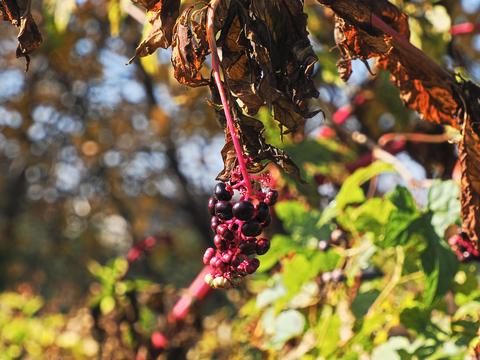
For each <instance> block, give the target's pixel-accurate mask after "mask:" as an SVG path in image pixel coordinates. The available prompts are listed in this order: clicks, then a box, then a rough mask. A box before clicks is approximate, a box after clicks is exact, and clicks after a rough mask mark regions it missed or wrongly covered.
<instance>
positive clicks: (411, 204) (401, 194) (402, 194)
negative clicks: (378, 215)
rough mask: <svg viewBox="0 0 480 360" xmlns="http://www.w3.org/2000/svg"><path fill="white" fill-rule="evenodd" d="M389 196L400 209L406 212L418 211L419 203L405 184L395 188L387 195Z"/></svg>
mask: <svg viewBox="0 0 480 360" xmlns="http://www.w3.org/2000/svg"><path fill="white" fill-rule="evenodd" d="M387 198H388V199H389V200H390V201H391V202H392V204H393V205H395V206H396V207H397V209H398V210H399V211H402V212H406V213H415V212H417V205H416V204H415V200H414V199H413V196H412V194H411V193H410V191H408V189H407V188H406V187H404V186H397V187H396V188H395V190H393V191H392V192H391V193H389V194H388V195H387Z"/></svg>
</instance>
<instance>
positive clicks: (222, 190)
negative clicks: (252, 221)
mask: <svg viewBox="0 0 480 360" xmlns="http://www.w3.org/2000/svg"><path fill="white" fill-rule="evenodd" d="M226 187H227V186H226V185H225V183H218V184H217V185H215V197H216V198H217V199H218V200H223V201H229V200H230V199H231V198H232V194H231V193H230V192H229V191H228V190H227V188H226Z"/></svg>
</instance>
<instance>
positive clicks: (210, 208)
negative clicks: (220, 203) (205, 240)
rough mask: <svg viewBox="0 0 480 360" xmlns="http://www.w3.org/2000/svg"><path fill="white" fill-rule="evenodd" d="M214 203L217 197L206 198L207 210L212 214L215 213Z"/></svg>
mask: <svg viewBox="0 0 480 360" xmlns="http://www.w3.org/2000/svg"><path fill="white" fill-rule="evenodd" d="M216 203H217V199H215V198H214V197H213V196H212V197H211V198H209V199H208V212H209V213H210V215H212V216H214V215H215V204H216Z"/></svg>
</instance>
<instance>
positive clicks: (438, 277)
mask: <svg viewBox="0 0 480 360" xmlns="http://www.w3.org/2000/svg"><path fill="white" fill-rule="evenodd" d="M421 219H422V220H423V223H422V224H419V226H421V228H420V229H422V232H423V234H424V236H425V239H426V241H427V248H426V249H425V250H424V251H423V252H422V254H421V263H422V267H423V271H424V272H425V275H426V284H425V292H424V302H425V304H426V305H427V306H428V305H431V304H432V303H433V302H434V301H435V300H436V299H438V298H439V297H441V296H443V295H444V294H445V293H446V292H447V290H449V289H450V286H451V284H452V281H453V278H454V276H455V274H456V272H457V270H458V266H459V263H458V260H457V258H456V257H455V254H454V253H453V252H452V251H451V250H450V248H449V247H448V245H447V244H446V243H445V241H443V239H442V238H440V237H439V236H438V235H437V233H436V231H435V229H434V228H433V226H432V224H431V214H428V213H427V214H425V215H424V216H423V217H422V218H421Z"/></svg>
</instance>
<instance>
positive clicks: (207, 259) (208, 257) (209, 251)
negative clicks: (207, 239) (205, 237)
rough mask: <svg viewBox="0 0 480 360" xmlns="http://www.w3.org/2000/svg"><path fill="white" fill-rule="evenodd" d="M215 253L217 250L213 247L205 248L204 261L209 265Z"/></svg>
mask: <svg viewBox="0 0 480 360" xmlns="http://www.w3.org/2000/svg"><path fill="white" fill-rule="evenodd" d="M213 255H215V250H214V249H213V248H208V249H207V250H205V254H203V263H204V264H205V265H208V264H209V263H210V260H212V257H213Z"/></svg>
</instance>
